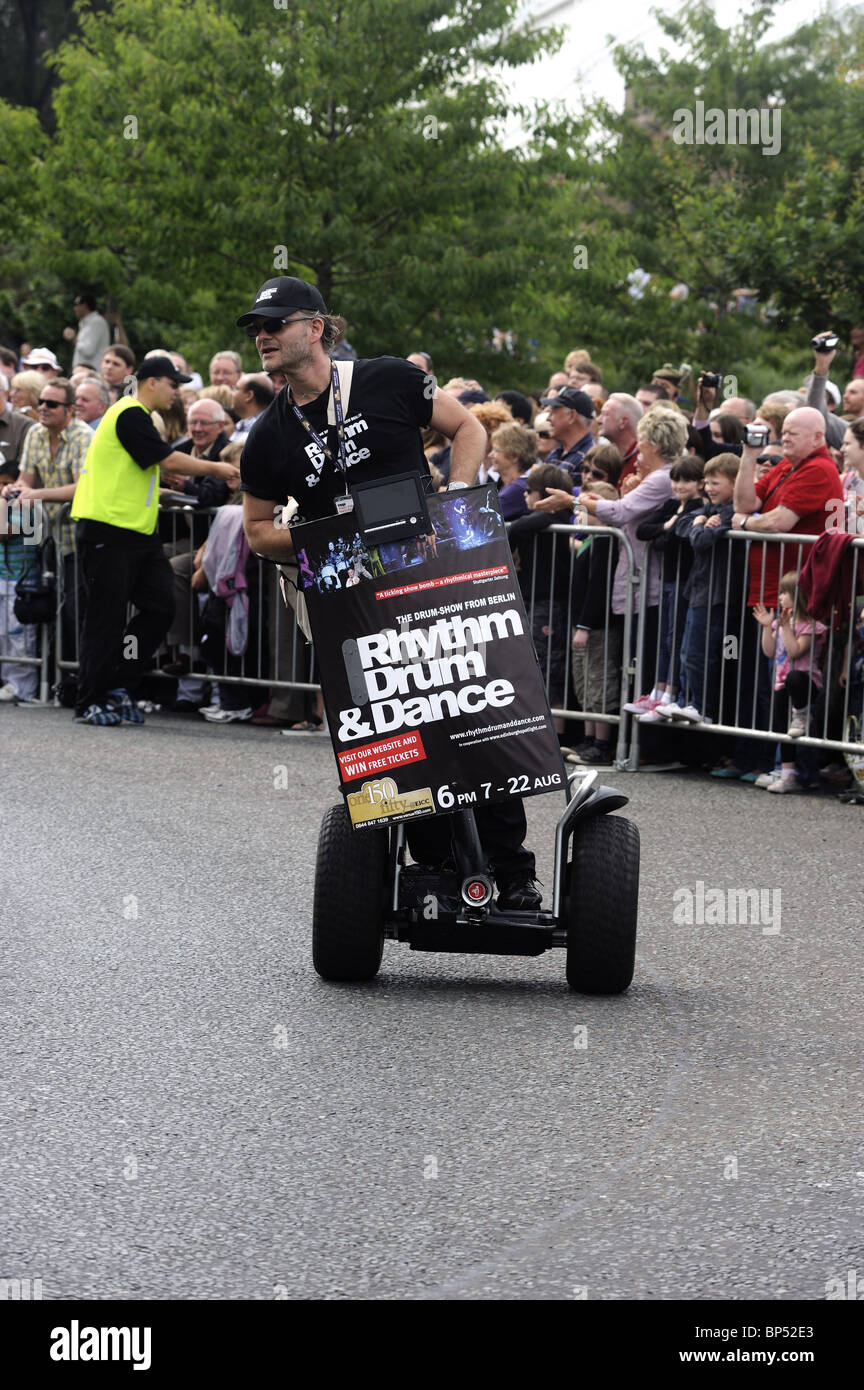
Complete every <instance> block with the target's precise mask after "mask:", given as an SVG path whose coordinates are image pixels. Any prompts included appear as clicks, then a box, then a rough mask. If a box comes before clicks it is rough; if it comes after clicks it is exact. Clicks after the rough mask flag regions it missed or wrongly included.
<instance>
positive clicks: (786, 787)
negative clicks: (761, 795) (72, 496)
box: [766, 774, 804, 796]
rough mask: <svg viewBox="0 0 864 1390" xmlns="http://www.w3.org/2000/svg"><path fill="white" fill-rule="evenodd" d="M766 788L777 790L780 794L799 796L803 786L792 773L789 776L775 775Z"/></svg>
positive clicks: (771, 790) (772, 790)
mask: <svg viewBox="0 0 864 1390" xmlns="http://www.w3.org/2000/svg"><path fill="white" fill-rule="evenodd" d="M766 790H767V791H769V792H779V794H780V795H781V796H800V795H801V794H802V793H803V791H804V788H803V787H802V785H801V783H800V782H799V781H798V778H797V777H795V776H794V774H793V776H791V777H777V778H776V779H775V780H774V781H773V782H772V783H771V785H770V787H768V788H767V789H766Z"/></svg>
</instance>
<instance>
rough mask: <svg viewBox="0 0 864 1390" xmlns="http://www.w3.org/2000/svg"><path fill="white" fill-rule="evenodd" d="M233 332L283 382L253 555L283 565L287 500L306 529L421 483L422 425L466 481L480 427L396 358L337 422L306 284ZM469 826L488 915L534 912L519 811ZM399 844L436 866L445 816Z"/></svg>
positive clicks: (252, 442)
mask: <svg viewBox="0 0 864 1390" xmlns="http://www.w3.org/2000/svg"><path fill="white" fill-rule="evenodd" d="M237 325H238V327H240V328H243V329H244V330H245V332H246V334H247V336H248V337H249V338H251V339H254V341H255V344H256V346H257V348H258V352H259V354H260V357H261V365H262V368H263V369H264V370H265V371H267V372H273V371H280V372H282V373H283V374H284V375H285V377H286V378H287V382H288V385H287V387H286V388H285V389H284V390H282V391H280V392H279V394H278V395H277V396H276V398H275V399H274V401H273V402H272V404H271V405H269V406H268V407H267V409H266V410H265V411H264V412H263V414H262V415H261V416H260V417H259V418H258V420H256V422H255V424H254V426H253V427H252V429H251V431H250V433H249V437H248V440H247V442H246V445H245V447H244V450H243V455H242V458H241V461H240V470H241V475H242V483H241V487H242V490H243V493H244V498H243V512H244V518H243V519H244V527H245V531H246V537H247V539H248V541H249V545H250V547H251V549H252V550H253V551H254V552H256V553H257V554H259V555H261V556H263V557H265V558H266V559H270V560H273V561H276V562H279V563H286V562H288V561H290V560H293V559H294V553H293V549H292V545H291V541H290V538H289V534H288V532H287V530H286V529H285V527H284V526H283V525H282V524H280V523H281V514H282V509H283V507H284V506H285V505H286V504H287V503H288V501H289V499H294V501H295V502H296V503H297V505H298V507H299V512H300V515H301V516H302V518H303V520H304V521H314V520H318V519H320V518H324V517H329V516H334V515H337V514H338V513H339V512H340V511H341V510H342V508H343V506H344V505H345V504H344V502H343V499H344V498H346V496H347V490H348V483H349V481H350V484H351V486H352V487H353V486H354V485H355V484H357V483H365V482H373V481H376V480H385V479H386V478H387V477H388V476H390V475H392V476H396V475H400V474H404V473H406V472H409V471H411V472H414V471H416V472H417V473H418V474H420V475H421V477H422V478H424V479H425V478H428V477H429V469H428V465H427V463H426V459H425V456H424V453H423V448H422V442H421V435H420V431H421V429H423V428H424V427H427V426H431V427H432V428H433V429H435V430H438V431H440V432H441V433H442V434H443V435H445V436H446V437H447V438H448V439H449V440H450V441H451V464H450V487H451V488H464V487H470V486H471V485H472V484H473V483H474V482H475V480H476V477H477V473H478V470H479V467H480V464H481V463H482V461H483V459H484V457H485V454H486V432H485V430H484V428H483V426H482V424H481V423H480V422H479V421H478V420H477V419H476V417H475V416H473V415H472V414H471V413H470V412H469V411H468V410H466V408H465V407H464V406H463V405H461V404H460V403H459V402H458V401H457V400H455V399H454V398H453V397H452V396H447V395H444V394H443V393H442V392H440V391H438V390H437V388H436V384H435V379H434V377H432V376H431V375H430V374H429V373H424V372H422V371H421V370H420V369H419V368H418V367H415V366H414V365H413V364H412V363H410V362H407V361H405V360H403V359H402V358H396V357H377V358H365V359H360V360H359V361H357V362H355V363H353V364H352V366H353V375H352V382H351V395H350V405H349V410H348V414H347V416H346V418H345V419H344V421H343V419H342V411H341V406H340V399H341V397H340V387H339V379H338V374H337V370H336V367H335V365H334V363H333V362H332V360H331V357H330V352H331V350H332V348H333V347H334V346H335V343H336V341H337V339H338V337H339V336H340V334H341V332H342V331H343V329H344V324H343V322H342V320H340V319H338V318H336V317H335V316H332V315H330V314H329V313H328V311H327V307H326V305H325V303H324V300H323V299H322V297H321V295H320V293H319V292H318V290H317V289H316V288H315V286H314V285H310V284H307V283H306V281H304V280H298V279H294V278H293V277H291V276H287V275H286V276H277V277H275V278H273V279H270V280H267V281H265V283H264V284H263V285H262V286H261V288H260V289H259V291H258V294H257V296H256V298H255V303H254V304H253V306H252V308H251V310H250V311H249V312H248V313H245V314H242V315H241V316H240V318H239V319H238V320H237ZM334 407H335V408H334ZM476 819H477V827H478V831H479V835H480V843H481V846H482V849H483V851H484V853H485V854H486V855H487V856H488V859H489V861H490V864H491V868H492V871H493V873H494V876H495V881H496V884H497V887H498V906H499V908H501V909H504V910H516V911H519V910H533V909H536V908H539V906H540V904H541V901H542V895H541V894H540V892H539V891H538V889H537V888H536V886H535V862H534V856H533V854H532V853H531V852H530V851H529V850H527V849H526V848H525V846H524V840H525V835H526V833H527V823H526V818H525V808H524V805H523V803H522V801H521V800H519V799H518V798H514V799H512V800H510V801H507V802H501V803H496V802H493V803H490V804H489V805H487V806H481V807H478V809H477V812H476ZM408 837H409V846H410V849H411V853H412V855H413V857H414V859H415V860H417V861H418V862H421V863H426V864H436V863H437V864H440V863H442V862H443V861H444V860H445V859H446V857H447V855H448V852H449V848H450V834H449V827H448V825H447V818H446V817H441V816H438V817H434V818H431V819H430V820H427V821H417V822H414V823H412V824H411V825H410V827H409V829H408Z"/></svg>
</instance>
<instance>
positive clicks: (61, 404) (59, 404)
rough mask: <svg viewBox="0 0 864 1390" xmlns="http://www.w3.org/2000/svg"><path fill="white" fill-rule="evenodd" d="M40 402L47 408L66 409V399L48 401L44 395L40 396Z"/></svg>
mask: <svg viewBox="0 0 864 1390" xmlns="http://www.w3.org/2000/svg"><path fill="white" fill-rule="evenodd" d="M39 404H40V405H44V407H45V409H46V410H66V409H67V406H66V402H65V401H46V400H45V399H44V397H43V396H40V397H39Z"/></svg>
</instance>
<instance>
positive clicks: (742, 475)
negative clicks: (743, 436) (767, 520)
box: [734, 444, 762, 512]
mask: <svg viewBox="0 0 864 1390" xmlns="http://www.w3.org/2000/svg"><path fill="white" fill-rule="evenodd" d="M758 457H759V450H758V449H753V448H751V447H750V445H748V444H745V445H744V447H743V449H742V450H741V464H740V466H739V469H738V473H737V475H736V477H735V492H734V505H735V510H736V512H755V511H756V508H757V507H760V506H761V505H762V503H761V501H760V499H759V496H758V494H757V492H756V488H755V482H756V460H757V458H758Z"/></svg>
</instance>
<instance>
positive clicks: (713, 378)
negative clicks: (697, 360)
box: [699, 372, 721, 391]
mask: <svg viewBox="0 0 864 1390" xmlns="http://www.w3.org/2000/svg"><path fill="white" fill-rule="evenodd" d="M720 380H721V378H720V373H719V372H702V373H701V375H700V377H699V385H700V387H702V386H713V388H714V390H715V391H716V389H717V387H718V386H719V385H720Z"/></svg>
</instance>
